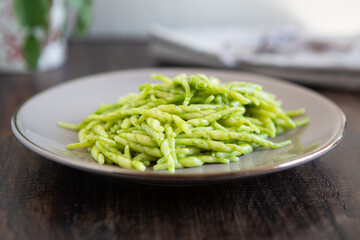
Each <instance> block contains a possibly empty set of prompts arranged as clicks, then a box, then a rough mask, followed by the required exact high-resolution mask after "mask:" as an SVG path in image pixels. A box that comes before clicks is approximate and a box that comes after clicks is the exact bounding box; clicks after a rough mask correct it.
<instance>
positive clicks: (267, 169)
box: [11, 67, 346, 182]
mask: <svg viewBox="0 0 360 240" xmlns="http://www.w3.org/2000/svg"><path fill="white" fill-rule="evenodd" d="M156 71H207V72H220V73H229V74H237V75H250V76H254V77H260V78H261V79H268V80H270V81H276V82H280V83H281V84H285V85H289V86H292V87H296V88H299V89H301V90H303V91H306V92H309V93H311V94H314V95H316V96H317V97H321V98H323V99H324V100H326V101H327V102H328V103H330V104H331V105H332V106H333V107H335V108H336V110H337V111H336V113H337V115H338V116H339V119H340V126H341V127H340V128H339V129H338V131H337V132H336V133H335V134H334V137H332V138H330V139H328V141H327V142H325V143H324V144H323V146H322V147H321V148H319V149H315V150H313V151H311V152H309V153H307V154H305V155H304V156H302V157H300V158H295V159H293V160H289V161H286V162H283V163H274V164H271V165H266V166H262V167H255V168H251V169H246V170H241V169H240V170H236V171H231V172H217V173H216V172H212V173H176V172H175V174H171V173H168V172H163V171H160V172H156V171H144V172H141V171H136V170H128V169H123V168H121V167H119V168H117V170H116V171H112V170H111V168H99V165H98V164H92V163H91V164H83V163H79V162H78V161H73V160H72V159H68V158H66V157H64V156H62V155H60V154H57V153H54V152H52V151H49V150H47V149H45V148H43V147H41V146H39V145H38V144H36V143H34V142H32V141H31V140H30V139H28V138H27V137H26V136H25V135H24V134H23V133H22V132H21V131H20V129H19V127H18V125H17V117H18V113H19V111H20V110H21V109H22V108H23V107H24V106H25V104H26V103H28V102H29V101H30V100H32V99H34V98H36V97H39V96H40V95H42V94H44V93H46V92H48V91H50V90H53V89H56V88H58V87H60V86H65V85H68V84H73V83H74V82H80V81H86V80H89V78H98V77H100V76H107V75H117V74H124V73H126V72H128V73H131V72H133V73H134V74H136V73H138V72H156ZM11 128H12V131H13V133H14V135H15V136H16V137H17V139H18V140H19V141H20V142H21V143H22V144H23V145H24V146H26V147H27V148H28V149H29V150H31V151H33V152H35V153H37V154H39V155H40V156H42V157H45V158H46V159H48V160H50V161H53V162H56V163H58V164H61V165H65V166H68V167H72V168H75V169H79V170H82V171H85V172H92V173H96V174H100V175H109V176H114V177H117V178H125V179H138V180H140V179H141V180H146V181H164V180H168V181H169V182H173V181H186V182H187V181H197V182H198V181H212V180H228V179H236V178H248V177H253V176H260V175H265V174H269V173H275V172H279V171H283V170H286V169H289V168H292V167H296V166H298V165H301V164H304V163H307V162H309V161H311V160H314V159H315V158H317V157H319V156H321V155H323V154H324V153H326V152H328V151H329V150H331V149H332V148H334V147H335V146H336V145H337V144H338V143H339V142H340V141H341V139H342V138H343V137H344V133H345V129H346V115H345V114H344V112H343V111H342V109H341V108H340V107H339V106H338V105H337V104H336V103H334V102H333V101H332V100H331V99H329V98H327V97H326V96H324V95H322V94H320V93H318V92H316V91H314V90H312V89H309V88H306V87H304V86H301V85H298V84H295V83H292V82H287V81H285V80H281V79H278V78H273V77H269V76H265V75H261V74H256V73H249V72H242V71H232V70H224V69H211V68H183V67H179V68H177V67H171V68H165V67H161V68H139V69H128V70H118V71H110V72H104V73H98V74H93V75H86V76H82V77H78V78H74V79H71V80H69V81H66V82H63V83H61V84H57V85H54V86H52V87H50V88H47V89H45V90H43V91H40V92H38V93H36V94H35V95H33V96H32V97H30V98H28V99H27V100H25V101H24V102H23V103H22V104H21V105H20V106H19V107H18V109H17V110H16V111H15V112H14V114H13V115H12V117H11Z"/></svg>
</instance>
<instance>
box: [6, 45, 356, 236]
mask: <svg viewBox="0 0 360 240" xmlns="http://www.w3.org/2000/svg"><path fill="white" fill-rule="evenodd" d="M151 66H154V63H153V62H152V61H151V58H150V56H149V54H148V52H147V45H146V43H129V42H127V43H126V42H117V43H115V42H102V43H73V44H71V45H70V51H69V59H68V62H67V63H66V65H65V66H64V67H63V68H61V69H59V70H54V71H51V72H46V73H39V74H36V75H0V239H73V238H74V239H167V240H170V239H264V238H266V239H317V240H318V239H360V187H359V185H360V93H349V92H338V91H335V90H325V89H317V90H318V91H319V92H320V93H322V94H324V95H325V96H327V97H329V98H330V99H332V100H333V101H334V102H336V103H337V104H338V105H339V106H340V107H341V108H342V109H343V110H344V112H345V114H346V115H347V119H348V122H347V129H346V134H345V137H344V139H343V140H342V141H341V143H340V144H339V145H338V146H337V147H335V148H334V149H333V150H331V151H330V152H329V153H327V154H325V155H323V156H321V157H319V158H318V159H316V160H314V161H312V162H309V163H307V164H304V165H302V166H298V167H295V168H293V169H290V170H287V171H283V172H280V173H277V174H272V175H268V176H264V177H259V178H253V179H249V180H245V181H244V180H243V181H237V182H231V183H225V184H219V185H212V186H201V187H181V188H180V187H157V186H146V185H139V184H135V183H129V182H125V181H120V180H116V179H113V178H110V177H102V176H98V175H93V174H89V173H87V172H82V171H79V170H75V169H72V168H69V167H65V166H62V165H59V164H56V163H53V162H52V161H49V160H47V159H45V158H43V157H40V156H39V155H37V154H35V153H33V152H32V151H30V150H28V149H27V148H25V147H24V146H23V145H22V144H21V143H20V142H19V141H18V140H17V139H16V138H15V136H14V135H13V133H12V131H11V129H10V117H11V115H12V114H13V113H14V111H15V110H16V108H17V107H19V106H20V104H21V103H23V102H24V101H25V100H27V99H28V98H29V97H31V96H33V95H34V94H36V93H38V92H39V91H42V90H44V89H47V88H49V87H51V86H54V85H56V84H59V83H62V82H65V81H68V80H70V79H72V78H75V77H79V76H84V75H89V74H94V73H99V72H104V71H110V70H118V69H129V68H142V67H151ZM359 81H360V79H359ZM54 107H56V106H54Z"/></svg>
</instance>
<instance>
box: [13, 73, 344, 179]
mask: <svg viewBox="0 0 360 240" xmlns="http://www.w3.org/2000/svg"><path fill="white" fill-rule="evenodd" d="M151 73H159V74H165V75H168V76H175V75H177V74H179V73H187V74H191V73H204V74H207V75H212V76H216V77H218V78H220V79H221V80H222V81H223V82H225V81H248V82H254V83H258V84H261V85H262V86H263V88H264V90H266V91H269V92H272V93H274V94H276V95H277V97H278V98H279V99H281V100H282V101H283V106H284V108H285V109H298V108H301V107H305V108H306V110H307V113H306V116H307V117H309V118H310V120H311V122H310V124H309V125H307V126H305V127H302V128H298V129H295V130H291V131H288V132H286V133H285V134H283V135H281V136H278V137H276V138H275V141H281V140H284V139H291V140H292V141H293V144H292V145H290V146H287V147H284V148H281V149H271V150H268V149H261V150H260V149H258V150H255V151H254V152H253V153H250V154H247V155H245V156H241V157H240V161H239V162H233V163H230V164H209V165H204V166H202V167H198V168H187V169H179V170H176V173H175V174H169V173H168V172H167V171H160V172H156V171H153V170H152V169H151V168H148V169H147V170H146V171H145V172H139V171H132V170H126V169H122V168H120V167H117V166H112V165H98V164H97V163H96V162H95V161H93V160H92V159H91V156H90V154H89V153H88V152H86V151H85V150H75V151H69V150H66V148H65V146H66V145H67V144H69V143H73V142H77V133H76V132H74V131H70V130H66V129H63V128H60V127H58V125H57V122H58V121H64V122H69V123H79V122H81V121H82V120H83V119H84V118H85V117H86V116H87V115H89V114H90V113H92V112H93V111H94V110H95V109H96V108H97V107H98V106H99V105H100V104H101V103H114V102H116V101H117V100H118V98H119V96H123V95H126V94H127V93H130V92H137V91H138V90H137V88H138V86H139V85H140V84H142V83H145V82H154V81H153V80H151V79H150V74H151ZM345 122H346V118H345V115H344V113H343V112H342V111H341V109H340V108H339V107H338V106H337V105H336V104H334V103H333V102H332V101H330V100H329V99H327V98H325V97H323V96H321V95H320V94H318V93H316V92H314V91H311V90H309V89H306V88H303V87H300V86H298V85H295V84H292V83H288V82H284V81H280V80H277V79H274V78H269V77H265V76H261V75H256V74H248V73H242V72H233V71H220V70H208V69H190V68H175V69H174V68H173V69H164V68H153V69H141V70H129V71H119V72H111V73H105V74H100V75H94V76H89V77H83V78H80V79H77V80H73V81H70V82H68V83H64V84H61V85H58V86H55V87H53V88H50V89H48V90H46V91H44V92H42V93H39V94H37V95H36V96H34V97H32V98H30V99H29V100H28V101H27V102H25V103H24V104H23V105H22V106H21V107H20V109H19V110H18V111H17V112H16V113H15V114H14V116H13V118H12V122H11V123H12V130H13V132H14V134H15V136H16V137H17V138H18V139H19V140H20V141H21V142H22V143H23V144H24V145H25V146H26V147H28V148H29V149H30V150H32V151H34V152H36V153H38V154H40V155H42V156H44V157H45V158H48V159H50V160H53V161H55V162H57V163H60V164H64V165H67V166H70V167H74V168H77V169H81V170H84V171H89V172H94V173H98V174H104V175H109V176H113V177H119V178H124V179H128V180H136V181H138V182H143V183H149V184H161V185H184V184H189V185H192V184H207V183H214V182H221V181H227V180H231V179H239V178H247V177H251V176H258V175H262V174H267V173H273V172H277V171H280V170H284V169H288V168H290V167H294V166H297V165H300V164H303V163H305V162H308V161H310V160H312V159H314V158H316V157H318V156H320V155H322V154H324V153H326V152H327V151H329V150H330V149H331V148H333V147H334V146H335V145H336V144H337V143H338V142H339V141H340V140H341V138H342V136H343V132H344V128H345Z"/></svg>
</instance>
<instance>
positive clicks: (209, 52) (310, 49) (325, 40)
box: [150, 26, 360, 90]
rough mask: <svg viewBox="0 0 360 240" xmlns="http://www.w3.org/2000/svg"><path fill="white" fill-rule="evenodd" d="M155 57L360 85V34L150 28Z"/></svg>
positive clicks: (326, 83)
mask: <svg viewBox="0 0 360 240" xmlns="http://www.w3.org/2000/svg"><path fill="white" fill-rule="evenodd" d="M151 36H152V37H151V39H152V41H151V48H150V49H151V52H152V55H153V57H154V58H156V59H158V60H161V61H170V62H172V63H179V64H186V65H189V64H196V65H201V66H212V67H226V68H234V69H241V70H248V71H254V72H259V73H263V74H267V75H271V76H276V77H282V78H285V79H289V80H294V81H297V82H300V83H305V84H308V85H317V86H328V87H341V88H346V89H353V90H359V89H360V38H359V37H348V38H345V37H343V38H340V37H339V38H334V37H332V38H330V37H319V36H310V35H305V34H303V33H301V31H299V30H297V29H296V28H292V27H275V28H273V29H266V30H264V29H231V28H230V29H169V28H165V27H160V26H157V27H155V28H154V29H153V30H152V31H151Z"/></svg>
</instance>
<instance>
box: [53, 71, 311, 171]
mask: <svg viewBox="0 0 360 240" xmlns="http://www.w3.org/2000/svg"><path fill="white" fill-rule="evenodd" d="M152 78H153V79H157V80H160V81H162V83H157V84H148V83H146V84H143V85H141V86H140V87H139V90H140V93H139V94H134V93H132V94H128V95H127V96H124V97H121V98H120V99H119V101H118V102H117V103H114V104H102V105H101V106H100V107H99V108H98V109H97V110H96V111H95V112H94V113H93V114H91V115H89V116H88V117H86V118H85V119H84V121H83V122H81V123H80V124H78V125H73V124H69V123H63V122H59V125H60V126H61V127H64V128H67V129H71V130H77V131H78V139H79V142H77V143H71V144H68V145H67V148H68V149H79V148H86V149H88V151H89V152H90V154H91V156H92V157H93V158H94V160H95V161H97V162H98V163H99V164H116V165H118V166H120V167H122V168H126V169H134V170H138V171H144V170H145V169H146V168H147V167H149V166H152V167H153V170H155V171H160V170H168V171H169V172H170V173H174V172H175V169H180V168H189V167H200V166H202V165H203V164H207V163H219V164H229V163H230V162H234V161H241V158H239V156H241V155H244V154H248V153H250V152H252V151H253V150H254V149H256V148H257V147H262V148H281V147H284V146H286V145H289V144H291V141H290V140H286V141H283V142H278V143H276V142H273V141H271V140H270V139H269V137H275V136H276V135H278V134H281V133H283V132H285V131H286V130H288V129H293V128H296V127H301V126H304V125H306V124H308V123H309V119H308V118H302V119H297V120H294V119H292V118H294V117H298V116H301V115H304V114H305V109H304V108H301V109H297V110H290V111H285V110H284V109H282V105H281V101H279V100H278V99H276V97H275V96H274V95H273V94H271V93H268V92H266V91H264V90H263V89H262V87H261V86H260V85H258V84H254V83H247V82H230V83H226V84H222V83H220V80H218V79H217V78H215V77H207V76H205V75H204V74H194V75H190V76H187V75H186V74H180V75H178V76H176V77H174V78H173V79H171V78H169V77H166V76H162V75H152Z"/></svg>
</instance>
